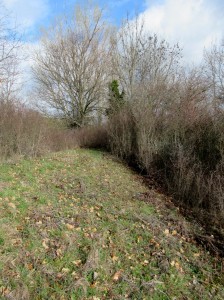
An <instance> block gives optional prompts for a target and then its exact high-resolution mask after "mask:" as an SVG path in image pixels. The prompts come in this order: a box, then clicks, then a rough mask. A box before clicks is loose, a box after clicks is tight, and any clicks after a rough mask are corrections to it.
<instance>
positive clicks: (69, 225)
mask: <svg viewBox="0 0 224 300" xmlns="http://www.w3.org/2000/svg"><path fill="white" fill-rule="evenodd" d="M66 227H67V229H69V230H72V229H74V228H75V226H74V225H71V224H66Z"/></svg>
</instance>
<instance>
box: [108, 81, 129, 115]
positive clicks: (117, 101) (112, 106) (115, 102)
mask: <svg viewBox="0 0 224 300" xmlns="http://www.w3.org/2000/svg"><path fill="white" fill-rule="evenodd" d="M108 88H109V99H108V102H109V108H108V109H107V111H106V113H107V115H114V114H116V113H118V112H119V111H120V110H121V108H122V107H123V106H124V103H125V101H124V90H122V92H120V90H119V83H118V81H117V80H113V81H112V82H110V83H109V87H108Z"/></svg>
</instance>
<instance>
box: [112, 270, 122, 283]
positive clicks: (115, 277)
mask: <svg viewBox="0 0 224 300" xmlns="http://www.w3.org/2000/svg"><path fill="white" fill-rule="evenodd" d="M121 274H122V270H119V271H117V272H116V273H115V274H114V276H113V281H115V282H117V281H119V280H120V279H121Z"/></svg>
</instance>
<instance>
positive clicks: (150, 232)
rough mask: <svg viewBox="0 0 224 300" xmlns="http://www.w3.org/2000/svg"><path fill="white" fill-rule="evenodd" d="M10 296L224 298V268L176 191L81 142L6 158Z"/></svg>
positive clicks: (0, 276) (6, 284) (0, 179)
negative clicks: (165, 190)
mask: <svg viewBox="0 0 224 300" xmlns="http://www.w3.org/2000/svg"><path fill="white" fill-rule="evenodd" d="M145 200H147V201H145ZM169 206H170V208H169ZM0 295H1V299H18V300H21V299H46V300H48V299H71V300H77V299H82V300H83V299H95V300H97V299H98V300H99V299H136V300H140V299H142V300H143V299H220V300H221V299H224V276H223V273H222V272H221V262H220V261H219V260H217V259H215V258H214V257H212V256H210V254H209V253H207V252H205V251H203V249H202V248H199V247H197V245H196V244H195V243H194V241H193V240H192V237H191V225H190V224H189V223H188V222H187V221H186V220H185V219H184V218H183V217H182V216H180V215H179V213H178V210H177V209H176V208H175V207H173V206H172V205H170V199H167V198H166V197H165V196H163V195H161V194H158V193H157V192H156V191H153V190H148V189H147V187H146V186H144V184H143V183H142V181H141V179H140V178H139V177H138V176H137V175H136V174H134V173H133V172H132V171H130V170H129V169H128V168H127V167H125V166H124V165H122V164H121V163H118V162H116V161H114V160H113V159H112V157H110V156H108V155H105V154H103V153H101V152H99V151H90V150H75V151H68V152H61V153H56V154H51V155H48V156H47V157H44V158H40V159H36V160H23V161H21V162H19V163H17V164H15V165H12V164H11V165H10V164H2V165H1V166H0Z"/></svg>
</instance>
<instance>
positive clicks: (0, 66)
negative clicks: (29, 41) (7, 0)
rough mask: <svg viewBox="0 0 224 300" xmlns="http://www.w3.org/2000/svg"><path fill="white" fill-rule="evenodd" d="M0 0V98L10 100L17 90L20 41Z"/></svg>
mask: <svg viewBox="0 0 224 300" xmlns="http://www.w3.org/2000/svg"><path fill="white" fill-rule="evenodd" d="M10 24H12V20H11V18H10V16H9V14H8V13H7V11H6V10H5V9H4V6H3V5H2V3H1V2H0V100H1V101H10V100H12V98H14V95H15V91H16V90H17V78H18V75H19V70H18V65H19V54H18V50H19V49H20V47H21V41H20V38H19V36H18V33H17V30H16V26H10Z"/></svg>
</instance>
